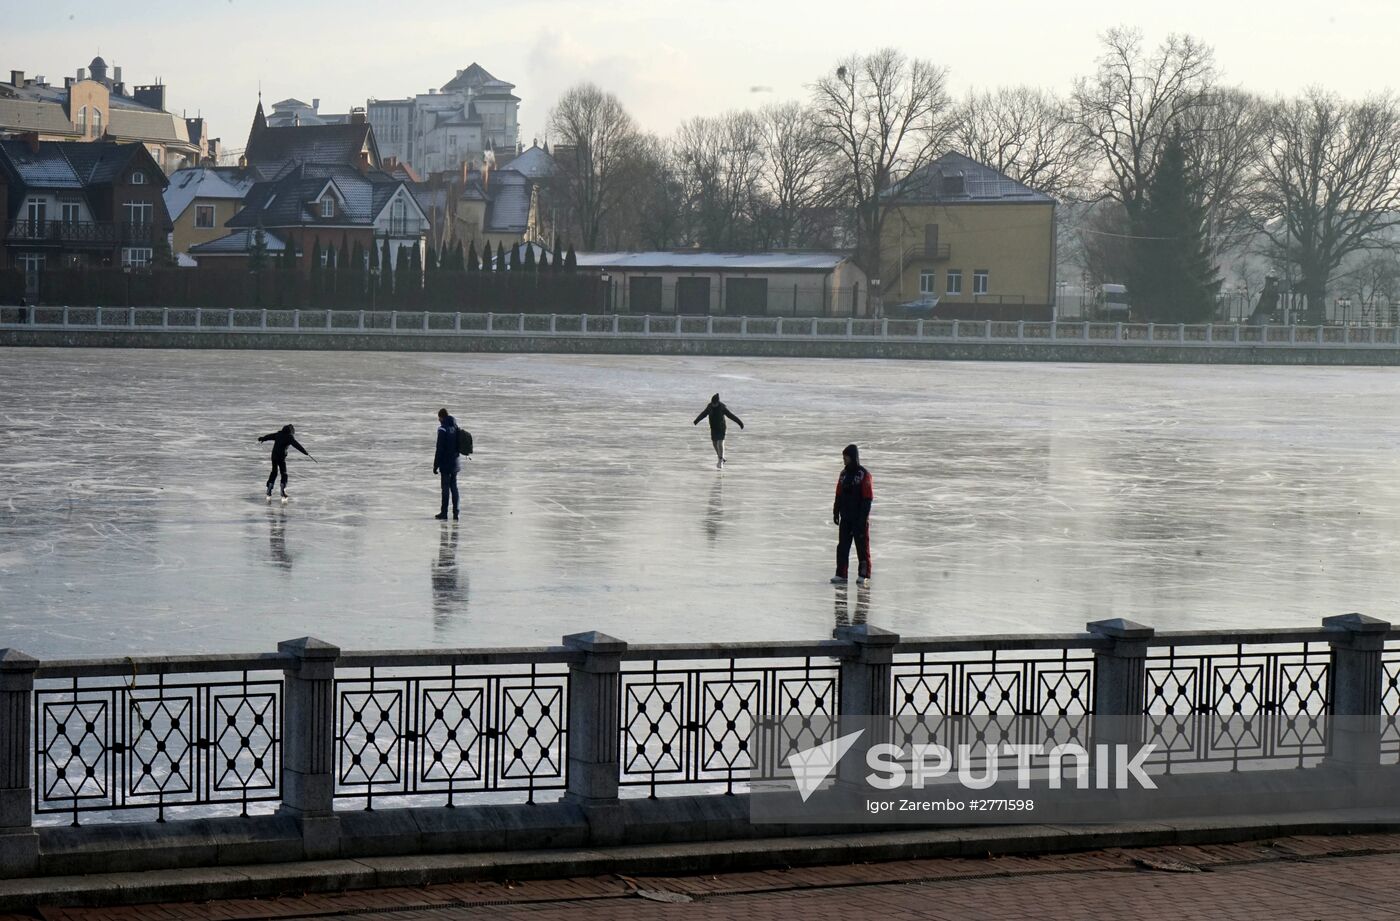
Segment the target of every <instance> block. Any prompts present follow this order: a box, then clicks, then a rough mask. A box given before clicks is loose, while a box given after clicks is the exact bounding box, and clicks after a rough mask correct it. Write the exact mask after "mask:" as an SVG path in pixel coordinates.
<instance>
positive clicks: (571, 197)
mask: <svg viewBox="0 0 1400 921" xmlns="http://www.w3.org/2000/svg"><path fill="white" fill-rule="evenodd" d="M549 130H550V133H551V135H552V136H553V137H554V138H556V141H555V152H556V155H558V154H565V155H564V156H556V160H557V161H558V165H559V167H560V180H561V183H560V184H561V185H562V187H563V189H562V192H563V198H564V201H565V203H566V204H567V206H568V208H569V211H570V212H571V218H572V220H573V222H574V224H575V226H576V227H577V229H578V233H579V237H580V239H581V240H582V242H583V247H584V248H585V249H596V248H597V245H598V241H599V239H600V238H601V236H602V234H603V230H604V227H605V226H606V224H607V221H608V218H609V217H610V216H611V215H612V213H613V211H614V210H615V209H616V208H617V207H618V204H619V202H621V200H622V198H623V196H624V195H625V194H626V193H627V191H628V189H627V184H626V182H625V181H624V177H625V175H626V172H627V167H628V163H629V160H630V158H632V157H633V156H634V154H635V149H636V147H637V145H638V143H639V142H640V135H639V133H638V131H637V128H636V126H635V125H634V124H633V122H632V117H631V116H630V115H628V114H627V112H626V110H625V109H623V108H622V103H621V102H619V101H618V99H617V97H616V96H614V95H613V94H612V93H605V92H604V91H603V90H601V89H599V88H598V87H597V86H595V85H594V84H592V83H580V84H578V85H576V86H574V87H572V88H571V89H569V90H568V91H566V92H565V93H564V95H563V96H561V97H559V101H558V102H557V103H555V105H554V108H553V109H552V110H551V111H550V113H549ZM561 148H562V150H561Z"/></svg>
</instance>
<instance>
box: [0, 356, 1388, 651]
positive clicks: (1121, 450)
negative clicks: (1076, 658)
mask: <svg viewBox="0 0 1400 921" xmlns="http://www.w3.org/2000/svg"><path fill="white" fill-rule="evenodd" d="M5 359H6V360H5V361H4V362H3V363H0V386H2V387H3V388H4V390H3V392H4V393H5V394H6V405H5V407H4V409H3V410H0V445H2V446H3V447H0V645H5V646H15V647H18V648H21V649H24V650H25V651H27V652H30V653H31V654H35V655H46V656H52V655H57V654H74V655H78V654H109V655H121V654H128V653H130V654H141V653H173V652H184V651H188V652H198V651H216V650H266V649H271V648H273V647H274V645H275V643H276V641H277V640H279V639H285V638H290V637H296V636H302V635H307V634H310V635H313V636H318V637H321V638H323V639H326V640H329V641H332V642H337V643H339V644H341V645H342V646H345V647H347V648H368V647H390V646H393V647H405V646H430V645H442V646H478V645H521V644H531V645H536V644H549V643H556V642H558V640H559V638H560V637H561V636H562V635H564V634H567V633H575V632H579V631H582V630H602V631H605V632H607V633H610V634H613V635H615V636H618V637H621V638H623V639H627V640H630V641H633V642H649V641H652V642H675V641H683V640H695V641H705V642H723V641H734V640H746V639H748V640H758V639H787V638H803V639H810V638H815V637H820V636H824V635H827V634H828V633H829V632H830V631H831V629H832V623H833V607H832V606H833V604H834V606H835V610H834V620H835V622H836V623H837V624H840V623H845V622H850V623H858V622H860V619H862V618H865V619H868V621H869V622H870V623H872V624H876V625H878V626H881V627H884V628H887V629H891V630H896V631H898V632H901V633H903V634H906V635H929V634H943V633H985V632H990V633H1000V632H1014V631H1049V630H1078V629H1082V626H1083V624H1084V622H1085V621H1086V620H1093V619H1098V618H1103V617H1114V616H1123V617H1131V618H1133V619H1136V620H1141V621H1143V622H1146V623H1150V624H1153V625H1155V626H1157V627H1158V628H1161V629H1169V628H1181V627H1188V626H1221V627H1230V626H1236V627H1238V626H1251V625H1262V624H1289V625H1302V624H1315V623H1316V622H1317V621H1318V619H1319V618H1320V617H1322V616H1324V615H1326V614H1334V613H1339V612H1346V611H1362V612H1365V613H1369V614H1374V615H1377V616H1381V617H1395V616H1400V615H1392V614H1391V612H1390V610H1389V606H1390V604H1391V602H1392V599H1393V598H1395V597H1396V595H1397V594H1400V592H1397V589H1398V588H1400V584H1397V583H1400V575H1397V573H1396V567H1394V565H1393V562H1392V561H1393V560H1394V559H1395V558H1396V557H1397V556H1400V484H1397V480H1396V477H1395V475H1394V469H1395V459H1394V452H1393V450H1392V448H1391V445H1393V444H1394V442H1395V440H1396V439H1395V433H1396V432H1397V431H1400V399H1397V397H1400V375H1397V374H1396V372H1395V371H1392V370H1389V369H1374V368H1356V369H1348V368H1285V367H1259V368H1253V367H1177V366H1146V365H1129V366H1107V365H1106V366H1075V365H1037V364H1022V365H1015V364H990V363H988V364H977V363H961V364H959V363H932V362H923V363H917V362H875V361H859V362H857V361H826V360H812V361H797V360H785V359H784V360H778V359H774V360H755V359H715V358H658V357H636V358H625V357H584V356H577V357H551V356H493V355H419V354H389V353H374V354H353V353H275V354H274V353H254V352H228V353H222V352H162V351H132V352H121V351H84V350H24V349H13V350H9V351H7V352H6V354H5ZM717 389H718V390H722V392H723V394H724V397H725V399H726V401H730V402H731V405H734V406H742V407H743V413H742V415H743V418H744V421H745V423H746V428H744V429H742V430H740V429H738V427H737V426H731V427H730V429H729V432H728V443H727V455H728V459H729V462H728V463H727V464H726V466H725V468H724V469H723V470H716V469H715V467H714V454H713V451H712V450H711V447H710V444H709V441H708V439H706V438H703V437H698V436H697V434H696V431H695V428H694V427H693V426H692V425H691V420H692V419H693V418H694V414H695V407H696V405H697V402H698V403H703V402H704V400H705V399H706V397H708V395H709V394H711V393H713V392H715V390H717ZM443 405H446V406H447V407H448V408H449V409H450V410H451V411H452V412H453V413H454V414H455V415H456V416H457V418H458V419H459V421H460V422H461V424H462V425H464V426H465V427H466V428H468V429H469V430H471V431H472V433H473V435H474V436H475V439H476V448H477V453H476V455H475V456H474V457H473V458H472V459H471V460H470V461H469V462H466V463H464V464H463V472H462V477H461V484H462V500H463V514H462V520H461V521H460V523H459V524H458V525H457V526H452V525H451V524H450V523H449V524H448V525H446V526H444V525H443V524H441V523H439V522H435V521H433V520H432V517H431V516H432V514H433V513H434V512H435V511H436V507H437V500H438V496H437V479H436V478H435V477H433V476H432V474H431V469H432V450H433V435H434V430H435V428H436V420H435V416H434V414H435V413H436V411H437V408H438V407H439V406H443ZM269 419H271V420H283V421H286V422H290V423H292V424H294V425H295V426H296V432H297V437H298V439H299V440H304V443H305V444H307V445H309V446H313V448H312V450H313V451H314V453H315V454H316V456H317V459H318V460H319V461H320V463H319V464H312V463H310V462H309V461H308V459H307V458H304V457H302V456H301V455H299V454H295V453H294V454H293V455H292V456H291V458H290V466H291V470H290V473H291V486H290V489H289V491H290V492H291V493H292V495H293V496H294V498H293V500H292V501H291V502H290V503H288V504H287V505H285V506H283V505H281V504H280V503H279V502H277V501H275V500H274V501H273V502H272V503H271V504H270V505H269V504H268V503H267V502H266V497H265V494H264V484H265V481H266V476H267V454H266V446H265V445H259V444H257V442H256V440H255V439H256V438H257V436H258V435H260V434H263V433H265V432H266V431H267V426H268V424H269V423H268V420H269ZM852 441H854V442H856V443H858V444H860V446H861V452H862V460H863V462H864V463H865V465H866V466H867V467H868V468H869V469H870V471H871V472H872V474H873V475H874V482H875V510H874V515H873V518H872V543H873V553H874V557H875V564H876V565H875V571H876V574H877V584H876V585H875V586H874V587H872V588H871V589H869V590H868V591H863V590H858V589H857V588H856V587H855V586H854V585H853V586H851V588H850V589H849V591H848V592H845V593H842V592H839V591H838V592H836V593H834V594H833V592H832V587H831V586H829V585H828V584H827V579H828V577H829V576H830V575H831V572H832V569H833V557H834V555H835V544H836V537H837V535H836V530H835V529H834V528H833V527H832V526H831V523H830V522H831V519H830V508H831V490H832V486H833V484H834V482H835V478H836V473H837V470H838V469H839V467H840V463H841V460H840V451H841V448H842V447H843V446H844V445H846V444H847V443H849V442H852ZM425 568H427V569H428V574H429V577H428V578H427V579H425V578H424V569H425ZM833 599H834V601H833ZM469 606H470V608H469ZM469 609H470V616H469V615H468V610H469Z"/></svg>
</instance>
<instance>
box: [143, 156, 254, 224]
mask: <svg viewBox="0 0 1400 921" xmlns="http://www.w3.org/2000/svg"><path fill="white" fill-rule="evenodd" d="M252 187H253V177H252V176H250V175H248V173H247V171H246V170H240V169H238V168H237V167H228V166H195V167H189V168H187V169H180V170H176V171H175V172H174V173H172V174H171V175H170V186H169V187H168V188H167V189H166V190H165V210H166V211H169V212H170V217H171V219H172V220H173V219H175V218H178V217H179V216H180V215H181V214H184V213H185V209H186V208H188V207H189V206H190V203H191V202H193V201H194V200H195V199H196V198H228V199H233V200H235V201H242V200H243V198H244V197H245V196H246V195H247V194H248V190H249V189H251V188H252Z"/></svg>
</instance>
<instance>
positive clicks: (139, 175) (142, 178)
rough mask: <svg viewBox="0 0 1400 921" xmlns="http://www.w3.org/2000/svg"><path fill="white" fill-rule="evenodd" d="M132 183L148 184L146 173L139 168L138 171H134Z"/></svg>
mask: <svg viewBox="0 0 1400 921" xmlns="http://www.w3.org/2000/svg"><path fill="white" fill-rule="evenodd" d="M131 184H132V185H145V184H146V174H145V173H143V172H141V171H140V170H137V171H136V172H134V173H132V174H131Z"/></svg>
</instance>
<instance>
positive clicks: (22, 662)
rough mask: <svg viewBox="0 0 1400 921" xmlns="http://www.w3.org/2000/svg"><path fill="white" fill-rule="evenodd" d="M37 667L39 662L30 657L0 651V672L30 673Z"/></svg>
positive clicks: (4, 650)
mask: <svg viewBox="0 0 1400 921" xmlns="http://www.w3.org/2000/svg"><path fill="white" fill-rule="evenodd" d="M38 667H39V660H38V659H36V658H34V657H33V656H31V655H27V654H26V653H23V652H20V651H19V650H18V649H11V648H9V647H8V646H7V647H5V648H4V649H0V672H32V671H34V670H35V669H36V668H38Z"/></svg>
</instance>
